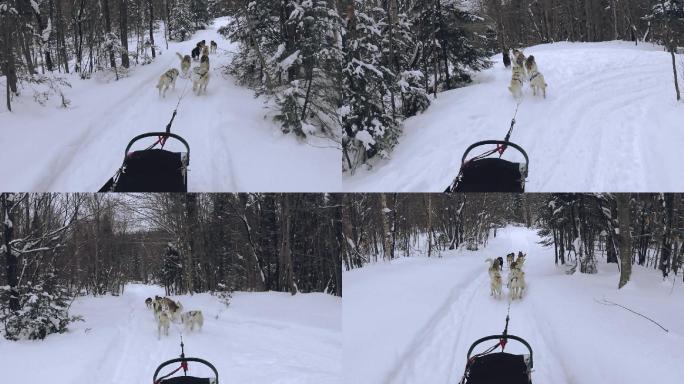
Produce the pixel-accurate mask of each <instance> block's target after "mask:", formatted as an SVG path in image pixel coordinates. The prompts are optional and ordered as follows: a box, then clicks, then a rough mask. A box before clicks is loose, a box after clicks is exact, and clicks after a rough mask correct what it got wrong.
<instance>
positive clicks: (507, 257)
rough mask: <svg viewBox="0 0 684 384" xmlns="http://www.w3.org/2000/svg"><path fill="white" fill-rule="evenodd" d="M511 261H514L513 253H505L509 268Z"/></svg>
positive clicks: (509, 267)
mask: <svg viewBox="0 0 684 384" xmlns="http://www.w3.org/2000/svg"><path fill="white" fill-rule="evenodd" d="M513 261H515V253H513V252H511V253H509V254H508V255H506V265H507V266H508V269H511V264H512V263H513Z"/></svg>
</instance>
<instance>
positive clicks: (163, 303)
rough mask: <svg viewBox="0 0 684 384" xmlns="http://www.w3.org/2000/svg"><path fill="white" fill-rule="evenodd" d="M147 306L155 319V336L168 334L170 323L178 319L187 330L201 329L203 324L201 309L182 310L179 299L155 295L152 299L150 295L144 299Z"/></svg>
mask: <svg viewBox="0 0 684 384" xmlns="http://www.w3.org/2000/svg"><path fill="white" fill-rule="evenodd" d="M145 305H146V306H147V308H149V309H152V310H153V311H154V318H155V320H156V321H157V338H158V339H161V335H162V334H164V335H165V336H168V335H169V327H170V326H171V323H172V322H174V321H176V320H180V322H181V323H182V324H183V325H184V326H185V329H186V330H188V331H193V330H195V327H197V329H198V330H200V331H201V330H202V325H204V316H202V311H187V312H183V305H182V304H181V303H180V301H178V302H177V301H173V300H172V299H170V298H168V297H159V296H155V297H154V300H153V299H152V298H151V297H148V298H147V299H145Z"/></svg>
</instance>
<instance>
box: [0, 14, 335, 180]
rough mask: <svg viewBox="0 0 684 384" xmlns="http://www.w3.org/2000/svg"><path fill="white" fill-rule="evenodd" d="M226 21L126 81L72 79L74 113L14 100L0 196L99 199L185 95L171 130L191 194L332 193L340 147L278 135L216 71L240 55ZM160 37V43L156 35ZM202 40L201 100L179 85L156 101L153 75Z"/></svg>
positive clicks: (4, 136)
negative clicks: (92, 194)
mask: <svg viewBox="0 0 684 384" xmlns="http://www.w3.org/2000/svg"><path fill="white" fill-rule="evenodd" d="M227 22H228V20H227V19H226V18H220V19H217V20H215V21H214V23H213V25H212V26H210V27H209V28H208V29H207V30H201V31H198V32H197V33H196V34H195V35H194V36H193V38H192V39H190V40H189V41H186V42H182V43H173V42H170V43H169V49H168V50H162V52H161V54H162V55H161V56H158V57H157V59H156V60H155V61H154V62H153V63H152V64H150V65H145V66H138V67H135V68H133V70H132V71H133V72H132V74H131V76H130V77H128V78H125V79H122V80H120V81H118V82H114V81H112V82H110V83H105V84H102V83H100V81H99V80H97V79H93V80H80V79H78V78H77V77H75V76H70V77H69V79H70V81H71V82H72V85H73V88H72V89H67V90H66V91H65V93H66V94H67V97H69V98H70V99H71V100H72V106H71V108H69V109H67V110H64V109H55V107H53V106H47V107H38V106H37V105H36V104H35V103H34V102H33V101H32V100H28V99H24V98H22V99H19V100H17V102H16V105H15V112H13V113H0V126H2V129H0V141H2V142H3V143H10V144H11V145H5V146H4V148H3V151H1V152H0V161H1V162H3V163H5V164H10V166H9V167H3V169H2V170H0V180H1V181H0V189H2V190H3V191H59V192H72V191H80V192H82V191H97V190H98V189H99V188H100V187H101V186H102V185H103V184H104V182H105V181H106V180H107V179H109V178H110V177H111V176H112V175H114V173H115V172H116V170H117V169H118V167H119V166H120V165H121V162H122V161H123V157H124V149H125V148H126V145H127V144H128V141H129V140H130V139H132V138H133V137H135V136H137V135H138V134H141V133H145V132H150V131H163V130H164V129H165V127H166V124H167V123H168V121H169V120H170V118H171V115H172V112H173V110H174V109H175V107H176V105H177V103H178V101H179V98H180V97H181V96H183V95H184V96H183V97H182V100H181V102H180V106H179V108H178V116H177V117H176V119H175V122H174V124H173V129H172V132H174V133H177V134H179V135H181V136H183V137H184V138H185V139H186V140H187V141H188V143H189V144H190V151H191V153H190V170H189V174H188V188H189V190H190V191H195V192H200V191H204V192H243V191H252V192H255V191H263V192H268V191H283V192H288V191H302V192H306V191H311V192H315V191H333V190H339V189H340V183H341V179H340V175H339V159H340V150H339V148H336V146H335V145H332V144H334V143H332V144H331V142H329V141H326V140H323V139H318V138H315V137H312V138H309V143H303V142H299V141H297V139H295V138H294V137H293V136H291V135H288V136H285V135H283V134H282V133H281V132H280V130H279V128H278V126H277V125H276V123H274V122H272V121H270V118H268V117H265V115H267V114H269V110H268V108H270V104H269V103H266V102H265V100H264V99H262V98H255V97H254V94H253V92H252V91H251V90H249V89H246V88H244V87H241V86H239V85H237V84H236V80H235V79H234V78H232V77H231V76H229V75H225V74H224V73H223V67H224V66H226V65H228V64H229V63H230V60H231V55H232V53H231V52H234V51H236V50H237V49H238V48H237V47H235V46H233V44H232V43H230V42H229V41H228V40H226V39H224V38H223V36H221V35H220V34H218V32H217V31H218V29H219V28H220V27H221V26H223V25H225V24H226V23H227ZM157 39H158V42H161V43H159V44H158V45H164V44H163V37H162V36H158V37H157ZM200 40H206V41H207V43H208V42H209V41H211V40H214V41H216V42H217V43H218V44H219V51H218V53H217V54H215V55H211V56H210V62H211V72H210V73H211V78H210V83H209V87H208V89H207V94H206V95H202V96H196V95H195V94H194V93H193V92H192V82H191V81H190V80H189V79H183V78H179V79H178V81H177V84H176V90H175V91H169V92H168V93H167V96H166V98H165V99H160V98H159V96H158V90H157V89H156V88H155V86H156V85H157V82H158V80H159V76H160V75H161V74H162V73H164V72H165V71H166V70H168V69H170V68H179V67H180V60H179V59H178V57H177V56H176V52H180V53H181V54H184V55H185V54H190V51H191V50H192V48H193V47H194V46H195V44H196V42H197V41H200ZM194 65H197V63H193V66H194ZM26 93H28V91H27V92H26ZM169 144H170V146H169V148H171V149H181V148H182V147H181V146H180V145H179V144H176V143H171V141H169ZM308 144H312V145H308ZM143 145H145V143H143V144H141V145H140V146H138V147H142V146H143ZM138 147H136V148H138Z"/></svg>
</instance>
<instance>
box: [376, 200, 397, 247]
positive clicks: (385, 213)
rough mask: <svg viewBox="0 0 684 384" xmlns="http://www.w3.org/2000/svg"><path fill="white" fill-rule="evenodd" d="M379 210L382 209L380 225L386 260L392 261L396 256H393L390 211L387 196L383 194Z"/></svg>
mask: <svg viewBox="0 0 684 384" xmlns="http://www.w3.org/2000/svg"><path fill="white" fill-rule="evenodd" d="M378 199H379V208H380V212H379V214H380V217H379V219H380V224H381V228H382V250H383V256H384V258H386V259H388V260H392V259H393V258H394V255H393V254H392V235H391V234H390V225H389V223H390V219H389V214H390V212H391V211H390V210H389V208H387V196H386V195H385V194H384V193H381V194H380V195H379V196H378Z"/></svg>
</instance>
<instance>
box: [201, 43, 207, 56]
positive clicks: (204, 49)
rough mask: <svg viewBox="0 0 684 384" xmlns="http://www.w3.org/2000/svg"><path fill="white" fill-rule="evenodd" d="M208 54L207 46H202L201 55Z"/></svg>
mask: <svg viewBox="0 0 684 384" xmlns="http://www.w3.org/2000/svg"><path fill="white" fill-rule="evenodd" d="M204 56H209V47H207V46H206V45H205V46H203V47H202V57H204Z"/></svg>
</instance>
